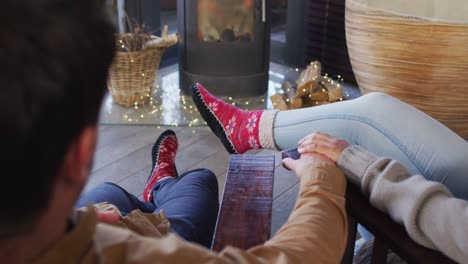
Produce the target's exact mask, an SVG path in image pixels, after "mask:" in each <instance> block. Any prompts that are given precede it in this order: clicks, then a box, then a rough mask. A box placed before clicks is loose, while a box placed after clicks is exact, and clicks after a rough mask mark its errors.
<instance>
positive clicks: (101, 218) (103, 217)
mask: <svg viewBox="0 0 468 264" xmlns="http://www.w3.org/2000/svg"><path fill="white" fill-rule="evenodd" d="M96 217H97V221H98V222H100V223H106V224H112V223H115V222H118V221H119V220H120V215H119V214H118V213H116V212H110V211H99V210H98V211H96Z"/></svg>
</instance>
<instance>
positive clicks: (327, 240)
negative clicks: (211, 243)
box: [36, 165, 347, 263]
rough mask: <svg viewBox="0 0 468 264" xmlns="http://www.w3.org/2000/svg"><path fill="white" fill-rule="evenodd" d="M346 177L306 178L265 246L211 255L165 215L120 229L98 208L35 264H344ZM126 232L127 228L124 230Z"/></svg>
mask: <svg viewBox="0 0 468 264" xmlns="http://www.w3.org/2000/svg"><path fill="white" fill-rule="evenodd" d="M345 189H346V181H345V178H344V176H343V173H342V172H341V171H340V170H339V169H338V168H337V167H336V166H332V165H327V166H324V167H321V168H318V169H314V170H313V171H310V172H308V173H307V175H302V177H301V182H300V192H299V196H298V198H297V201H296V205H295V207H294V210H293V212H292V213H291V215H290V217H289V219H288V221H287V223H286V224H285V225H284V226H283V227H282V228H281V229H280V230H279V231H278V232H277V234H276V235H275V236H274V237H273V238H271V239H270V240H269V241H267V242H266V243H265V244H263V245H259V246H256V247H253V248H250V249H248V250H241V249H238V248H234V247H229V246H228V247H226V248H224V249H223V250H222V251H221V252H212V251H210V250H208V249H206V248H204V247H201V246H199V245H197V244H194V243H190V242H187V241H185V240H183V239H182V238H180V237H179V236H177V235H176V234H174V233H171V232H169V228H170V224H169V221H168V220H167V218H166V217H165V215H164V213H162V212H161V213H159V214H144V213H141V212H140V211H133V212H131V213H130V214H129V215H128V216H126V217H124V218H123V219H122V221H121V222H120V223H119V225H120V226H121V227H118V226H111V225H108V224H102V223H97V222H96V215H95V212H94V210H93V209H91V210H88V212H86V213H82V214H81V217H80V218H79V220H78V222H77V225H76V226H75V228H74V229H73V230H72V231H71V232H69V233H68V234H67V235H66V236H64V237H63V238H62V239H61V240H60V241H58V242H57V243H56V244H55V245H54V246H53V247H52V248H50V249H49V250H48V251H47V252H44V254H43V255H42V256H40V257H39V258H38V259H37V261H36V263H312V262H313V263H339V262H340V261H341V258H342V256H343V253H344V249H345V244H346V237H347V223H346V212H345V200H344V194H345ZM122 227H124V228H122Z"/></svg>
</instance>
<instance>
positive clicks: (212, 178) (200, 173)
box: [183, 169, 218, 192]
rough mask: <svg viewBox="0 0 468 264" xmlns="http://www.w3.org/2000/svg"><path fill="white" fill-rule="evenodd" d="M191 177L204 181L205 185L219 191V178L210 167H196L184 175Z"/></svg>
mask: <svg viewBox="0 0 468 264" xmlns="http://www.w3.org/2000/svg"><path fill="white" fill-rule="evenodd" d="M187 176H188V177H191V178H192V179H195V180H196V181H197V182H200V183H202V184H203V185H204V186H207V187H209V189H211V190H214V191H216V192H217V191H218V179H217V178H216V175H215V174H214V173H213V172H212V171H210V170H209V169H196V170H193V171H190V172H188V173H187V175H185V176H183V177H187Z"/></svg>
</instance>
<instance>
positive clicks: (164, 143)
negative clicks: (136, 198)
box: [143, 130, 178, 202]
mask: <svg viewBox="0 0 468 264" xmlns="http://www.w3.org/2000/svg"><path fill="white" fill-rule="evenodd" d="M177 147H178V143H177V137H176V135H175V133H174V132H173V131H172V130H166V131H164V132H163V133H162V134H161V135H160V136H159V138H158V139H157V140H156V143H154V145H153V149H152V158H153V170H152V171H151V174H150V176H149V178H148V182H147V183H146V186H145V189H144V190H143V200H145V201H146V202H149V201H151V200H152V196H153V186H154V185H155V184H156V183H157V182H159V181H160V180H161V179H164V178H167V177H173V178H177V169H176V167H175V163H174V161H175V157H176V153H177Z"/></svg>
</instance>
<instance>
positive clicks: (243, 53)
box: [177, 0, 270, 97]
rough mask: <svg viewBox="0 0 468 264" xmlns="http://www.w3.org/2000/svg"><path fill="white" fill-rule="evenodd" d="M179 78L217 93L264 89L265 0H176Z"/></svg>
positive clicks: (267, 21)
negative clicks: (197, 83) (178, 36)
mask: <svg viewBox="0 0 468 264" xmlns="http://www.w3.org/2000/svg"><path fill="white" fill-rule="evenodd" d="M177 12H178V15H177V16H178V31H179V34H180V35H181V41H180V42H179V78H180V79H179V81H180V87H181V90H182V91H183V92H185V93H188V91H189V88H190V86H191V85H192V84H193V83H196V82H199V83H202V84H203V85H204V86H206V87H207V88H208V89H210V91H212V92H213V93H214V94H215V95H217V96H233V97H234V96H235V97H248V96H258V95H262V94H265V93H266V92H267V89H268V68H269V60H270V4H269V1H266V0H178V2H177Z"/></svg>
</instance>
